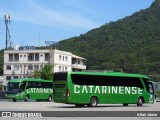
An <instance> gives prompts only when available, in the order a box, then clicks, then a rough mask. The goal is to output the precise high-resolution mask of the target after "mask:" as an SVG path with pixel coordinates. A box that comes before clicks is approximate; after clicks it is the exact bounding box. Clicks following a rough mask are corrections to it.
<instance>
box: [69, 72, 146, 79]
mask: <svg viewBox="0 0 160 120" xmlns="http://www.w3.org/2000/svg"><path fill="white" fill-rule="evenodd" d="M69 74H79V75H81V74H82V75H102V76H123V77H141V78H147V79H149V77H147V76H145V75H141V74H130V73H123V72H69Z"/></svg>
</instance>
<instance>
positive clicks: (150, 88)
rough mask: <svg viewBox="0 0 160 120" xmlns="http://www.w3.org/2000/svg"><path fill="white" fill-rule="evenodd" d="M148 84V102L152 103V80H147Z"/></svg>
mask: <svg viewBox="0 0 160 120" xmlns="http://www.w3.org/2000/svg"><path fill="white" fill-rule="evenodd" d="M148 84H149V103H154V88H153V84H152V82H148Z"/></svg>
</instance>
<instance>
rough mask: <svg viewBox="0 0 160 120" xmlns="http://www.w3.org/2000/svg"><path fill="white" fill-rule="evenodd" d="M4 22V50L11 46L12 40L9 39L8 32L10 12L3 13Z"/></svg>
mask: <svg viewBox="0 0 160 120" xmlns="http://www.w3.org/2000/svg"><path fill="white" fill-rule="evenodd" d="M4 22H5V25H6V50H7V49H9V48H11V47H12V45H11V44H12V42H11V41H10V38H11V36H10V33H9V25H10V22H11V16H10V14H6V15H4Z"/></svg>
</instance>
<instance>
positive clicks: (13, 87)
mask: <svg viewBox="0 0 160 120" xmlns="http://www.w3.org/2000/svg"><path fill="white" fill-rule="evenodd" d="M19 84H20V83H19V82H9V83H8V86H7V93H18V92H19V91H20V89H19Z"/></svg>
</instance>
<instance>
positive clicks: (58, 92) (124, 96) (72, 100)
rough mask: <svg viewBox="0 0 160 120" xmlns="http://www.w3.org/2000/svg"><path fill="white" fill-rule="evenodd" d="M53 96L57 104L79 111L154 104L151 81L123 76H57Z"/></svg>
mask: <svg viewBox="0 0 160 120" xmlns="http://www.w3.org/2000/svg"><path fill="white" fill-rule="evenodd" d="M53 94H54V97H53V100H54V102H57V103H66V104H75V106H76V107H83V106H84V105H87V106H88V107H96V106H97V104H123V105H124V106H128V104H137V106H142V105H143V103H154V89H153V85H152V82H151V81H150V78H149V77H147V76H144V75H139V74H127V73H120V72H57V73H54V77H53Z"/></svg>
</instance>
